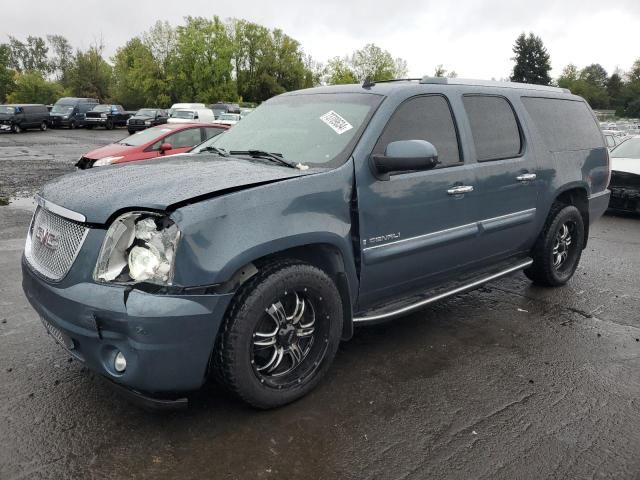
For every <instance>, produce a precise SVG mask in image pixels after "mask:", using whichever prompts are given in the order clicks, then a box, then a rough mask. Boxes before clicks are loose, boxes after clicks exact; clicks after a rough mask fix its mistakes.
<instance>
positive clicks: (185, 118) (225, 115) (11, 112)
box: [0, 97, 253, 134]
mask: <svg viewBox="0 0 640 480" xmlns="http://www.w3.org/2000/svg"><path fill="white" fill-rule="evenodd" d="M252 111H253V109H251V108H243V109H241V108H240V107H239V106H238V105H237V104H231V103H222V102H218V103H216V104H213V105H209V106H206V105H205V104H204V103H176V104H174V105H172V107H171V108H170V109H168V110H165V109H161V108H142V109H140V110H138V111H137V112H130V111H126V110H125V109H124V107H123V106H122V105H117V104H100V102H99V100H98V99H96V98H78V97H63V98H60V99H59V100H58V101H57V102H56V103H55V104H54V105H53V106H46V105H41V104H11V105H0V131H3V130H4V131H11V132H14V133H20V132H22V131H24V130H26V129H29V128H39V129H41V130H46V129H47V128H48V127H52V128H63V127H64V128H70V129H75V128H82V127H84V128H88V129H92V128H94V127H104V128H105V129H107V130H112V129H113V128H116V127H127V130H128V131H129V133H131V134H133V133H134V132H137V131H140V130H144V129H146V128H149V127H153V126H157V125H163V124H165V123H167V122H169V123H194V122H195V123H204V124H206V123H218V121H219V123H222V124H225V125H228V126H231V125H235V124H236V123H238V122H239V121H240V120H242V118H244V117H246V116H247V115H249V114H250V113H251V112H252Z"/></svg>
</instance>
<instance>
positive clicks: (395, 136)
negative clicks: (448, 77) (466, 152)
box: [373, 95, 460, 166]
mask: <svg viewBox="0 0 640 480" xmlns="http://www.w3.org/2000/svg"><path fill="white" fill-rule="evenodd" d="M399 140H426V141H427V142H431V143H432V144H433V146H434V147H436V150H437V151H438V159H439V160H440V164H441V165H443V166H450V165H457V164H459V163H460V149H459V147H458V136H457V132H456V127H455V124H454V122H453V117H452V115H451V109H450V108H449V103H448V102H447V100H446V99H445V98H444V97H441V96H439V95H431V96H424V97H414V98H411V99H409V100H407V101H405V102H404V103H403V104H402V105H400V106H399V107H398V109H397V110H396V111H395V112H394V114H393V116H392V117H391V120H389V123H388V124H387V127H386V128H385V130H384V132H383V133H382V136H381V137H380V139H379V140H378V143H377V144H376V147H375V149H374V151H373V153H375V154H383V153H384V150H385V148H386V147H387V145H388V144H389V143H391V142H397V141H399Z"/></svg>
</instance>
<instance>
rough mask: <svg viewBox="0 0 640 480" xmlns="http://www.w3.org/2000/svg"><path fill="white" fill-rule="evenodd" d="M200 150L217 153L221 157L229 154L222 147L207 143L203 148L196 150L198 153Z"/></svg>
mask: <svg viewBox="0 0 640 480" xmlns="http://www.w3.org/2000/svg"><path fill="white" fill-rule="evenodd" d="M202 152H211V153H217V154H218V155H220V156H221V157H228V156H229V154H228V153H227V151H226V150H225V149H224V148H218V147H214V146H213V145H209V146H208V147H205V148H204V149H203V150H200V152H198V153H202Z"/></svg>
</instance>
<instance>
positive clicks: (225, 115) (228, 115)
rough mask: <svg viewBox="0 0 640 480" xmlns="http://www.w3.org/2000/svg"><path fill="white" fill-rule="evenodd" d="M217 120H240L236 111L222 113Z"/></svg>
mask: <svg viewBox="0 0 640 480" xmlns="http://www.w3.org/2000/svg"><path fill="white" fill-rule="evenodd" d="M218 120H240V115H238V114H237V113H223V114H222V115H220V118H219V119H218Z"/></svg>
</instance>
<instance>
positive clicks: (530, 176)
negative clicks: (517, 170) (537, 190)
mask: <svg viewBox="0 0 640 480" xmlns="http://www.w3.org/2000/svg"><path fill="white" fill-rule="evenodd" d="M536 178H538V176H537V175H536V174H535V173H523V174H522V175H519V176H517V177H516V180H518V181H519V182H523V183H525V182H532V181H534V180H535V179H536Z"/></svg>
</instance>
